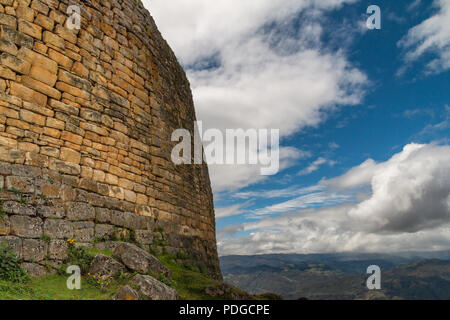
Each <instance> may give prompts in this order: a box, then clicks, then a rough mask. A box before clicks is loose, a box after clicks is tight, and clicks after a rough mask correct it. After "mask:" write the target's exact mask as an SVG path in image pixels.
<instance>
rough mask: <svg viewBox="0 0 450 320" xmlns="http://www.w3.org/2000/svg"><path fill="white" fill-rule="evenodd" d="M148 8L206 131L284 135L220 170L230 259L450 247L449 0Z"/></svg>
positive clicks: (225, 250) (215, 177) (306, 0)
mask: <svg viewBox="0 0 450 320" xmlns="http://www.w3.org/2000/svg"><path fill="white" fill-rule="evenodd" d="M143 3H144V5H145V6H146V8H147V9H148V10H149V11H150V14H151V15H152V16H153V18H154V19H155V21H156V24H157V25H158V27H159V29H160V31H161V33H162V35H163V37H164V38H165V39H166V40H167V41H168V43H169V45H170V46H171V47H172V49H173V50H174V52H175V54H176V56H177V58H178V59H179V61H180V63H181V64H182V65H183V67H184V68H185V70H186V73H187V75H188V78H189V80H190V83H191V88H192V91H193V96H194V102H195V107H196V113H197V119H198V120H201V121H202V122H203V125H204V127H205V128H217V129H220V130H225V129H233V128H236V129H237V128H243V129H249V128H256V129H280V171H279V172H278V174H276V175H273V176H261V175H260V170H259V169H260V168H259V166H257V165H234V166H232V165H210V166H209V167H210V175H211V181H212V187H213V191H214V199H215V207H216V224H217V240H218V250H219V254H220V255H230V254H267V253H334V252H352V251H353V252H397V251H434V250H448V249H450V146H449V133H450V1H449V0H434V1H432V0H415V1H406V0H399V1H389V0H377V1H374V0H371V1H363V0H320V1H318V0H258V1H251V0H216V1H214V2H212V1H209V0H170V1H167V0H144V1H143ZM370 5H377V6H379V7H380V9H381V29H379V30H377V29H374V30H371V29H369V28H367V25H366V20H367V19H368V18H369V16H370V14H367V8H368V7H369V6H370Z"/></svg>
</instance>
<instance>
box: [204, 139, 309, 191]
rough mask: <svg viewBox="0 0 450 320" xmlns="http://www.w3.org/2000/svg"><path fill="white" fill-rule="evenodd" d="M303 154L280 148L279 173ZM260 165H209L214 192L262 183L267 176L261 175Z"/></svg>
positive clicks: (289, 148) (287, 148)
mask: <svg viewBox="0 0 450 320" xmlns="http://www.w3.org/2000/svg"><path fill="white" fill-rule="evenodd" d="M303 156H304V152H302V151H301V150H298V149H296V148H292V147H281V148H280V159H279V160H280V163H279V165H280V168H279V170H280V172H281V171H283V170H285V169H286V168H289V167H290V166H292V165H293V164H294V163H295V162H296V161H297V160H298V159H301V158H302V157H303ZM261 167H262V166H261V165H250V164H246V165H237V164H236V165H216V164H213V165H209V174H210V176H211V184H212V188H213V191H214V192H222V191H236V190H239V189H241V188H244V187H246V186H248V185H251V184H255V183H259V182H263V181H265V180H267V179H268V177H269V176H263V175H261V172H260V170H261Z"/></svg>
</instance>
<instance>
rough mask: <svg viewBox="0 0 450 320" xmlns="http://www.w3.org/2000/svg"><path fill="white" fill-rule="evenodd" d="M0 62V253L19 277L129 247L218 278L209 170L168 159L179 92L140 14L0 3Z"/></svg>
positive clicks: (188, 124) (167, 59)
mask: <svg viewBox="0 0 450 320" xmlns="http://www.w3.org/2000/svg"><path fill="white" fill-rule="evenodd" d="M72 4H76V5H78V6H79V7H80V8H81V17H82V19H81V29H79V30H78V29H73V30H70V29H69V28H67V25H66V21H67V18H68V14H67V8H68V6H70V5H72ZM0 54H1V56H0V60H1V64H0V188H2V193H1V199H2V205H3V210H1V211H0V215H2V217H1V219H0V240H3V241H7V242H8V243H10V244H11V246H12V247H13V248H14V249H15V250H16V252H17V253H18V254H19V255H20V256H21V257H22V258H23V259H24V261H26V262H27V264H26V266H27V267H28V268H35V269H36V268H37V269H39V268H40V266H43V265H48V264H50V265H52V266H54V267H57V266H58V265H59V264H60V263H61V261H62V260H63V259H64V256H65V254H66V252H67V247H66V242H65V241H64V240H65V239H67V238H74V239H76V240H77V242H78V243H83V244H85V245H89V246H93V245H96V246H107V245H108V241H109V240H116V239H128V240H130V241H136V242H138V243H139V244H141V246H143V247H145V248H148V249H153V250H155V251H162V250H164V251H166V252H168V253H171V254H175V255H178V256H179V257H180V260H182V259H187V260H188V262H186V263H191V264H197V265H199V267H202V266H206V267H207V268H208V269H209V270H210V272H212V273H213V274H215V275H216V276H217V277H219V278H220V277H221V276H220V269H219V265H218V257H217V249H216V239H215V219H214V208H213V200H212V192H211V188H210V182H209V176H208V170H207V167H206V165H192V166H175V165H174V164H173V163H172V162H171V160H170V154H171V150H172V148H173V147H174V145H175V143H173V142H171V141H170V140H171V139H170V138H171V134H172V132H173V130H175V129H178V128H185V129H188V130H189V131H190V132H191V133H192V134H193V130H194V121H195V112H194V106H193V101H192V94H191V90H190V86H189V82H188V80H187V79H186V76H185V73H184V71H183V69H182V68H181V66H180V65H179V63H178V62H177V60H176V58H175V56H174V54H173V52H172V51H171V49H170V48H169V46H168V45H167V44H166V42H165V41H164V40H163V39H162V37H161V35H160V33H159V32H158V29H157V27H156V25H155V23H154V21H153V19H152V17H151V16H150V14H149V13H148V11H147V10H145V9H144V8H143V6H142V4H141V3H140V1H136V0H100V1H98V0H77V1H68V0H62V1H57V0H43V1H39V0H0ZM180 262H182V261H180Z"/></svg>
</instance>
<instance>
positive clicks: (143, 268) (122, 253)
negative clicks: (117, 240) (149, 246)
mask: <svg viewBox="0 0 450 320" xmlns="http://www.w3.org/2000/svg"><path fill="white" fill-rule="evenodd" d="M114 254H115V255H116V256H117V257H118V258H119V259H120V260H121V262H122V263H123V264H124V265H125V266H126V267H127V268H129V269H131V270H132V271H136V272H138V273H142V274H147V273H149V272H154V273H157V274H162V275H164V276H166V277H170V276H171V272H170V270H169V269H167V268H166V267H165V266H164V265H163V264H162V263H161V262H159V260H158V259H157V258H155V257H154V256H152V255H151V254H150V253H148V252H146V251H144V250H142V249H141V248H139V247H137V246H136V245H134V244H131V243H126V242H123V243H121V244H120V245H118V246H117V248H116V249H115V250H114Z"/></svg>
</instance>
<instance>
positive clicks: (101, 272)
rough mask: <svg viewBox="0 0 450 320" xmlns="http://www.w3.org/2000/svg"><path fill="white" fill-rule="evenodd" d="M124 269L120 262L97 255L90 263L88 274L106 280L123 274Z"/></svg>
mask: <svg viewBox="0 0 450 320" xmlns="http://www.w3.org/2000/svg"><path fill="white" fill-rule="evenodd" d="M125 271H126V268H125V266H124V265H123V264H121V263H120V262H118V261H116V260H114V259H113V258H111V257H108V256H105V255H103V254H97V255H96V256H95V258H94V259H93V260H92V262H91V267H90V268H89V273H90V274H92V275H96V276H100V277H101V279H107V278H109V277H114V276H116V275H119V274H120V273H121V272H125Z"/></svg>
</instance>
